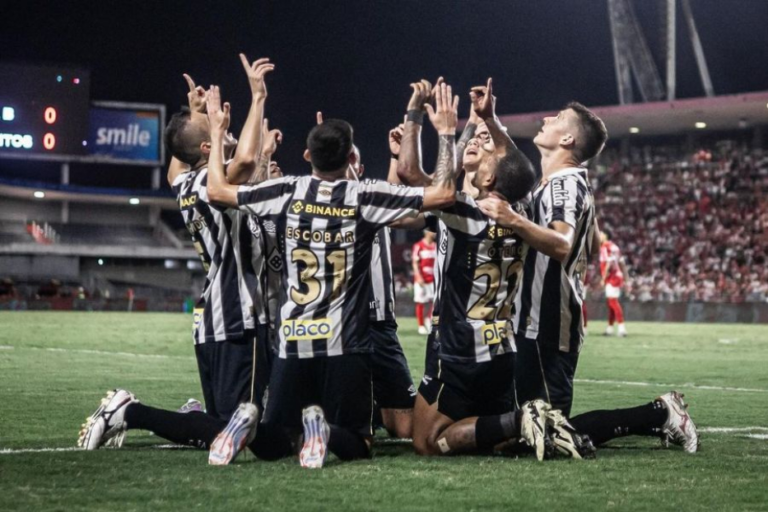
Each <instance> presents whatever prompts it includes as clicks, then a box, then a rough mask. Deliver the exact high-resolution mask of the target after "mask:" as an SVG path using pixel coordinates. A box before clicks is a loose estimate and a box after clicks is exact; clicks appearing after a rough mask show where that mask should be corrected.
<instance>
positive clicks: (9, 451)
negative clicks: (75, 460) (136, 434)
mask: <svg viewBox="0 0 768 512" xmlns="http://www.w3.org/2000/svg"><path fill="white" fill-rule="evenodd" d="M150 448H152V449H153V450H191V449H193V448H194V447H192V446H181V445H178V444H158V445H154V446H151V447H150ZM107 450H109V448H107ZM82 451H85V450H83V449H82V448H78V447H77V446H64V447H61V448H19V449H13V448H4V449H2V450H0V455H15V454H17V453H51V452H82Z"/></svg>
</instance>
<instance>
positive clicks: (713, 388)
mask: <svg viewBox="0 0 768 512" xmlns="http://www.w3.org/2000/svg"><path fill="white" fill-rule="evenodd" d="M574 382H583V383H585V384H611V385H618V386H642V387H660V388H670V389H680V388H691V389H703V390H708V391H740V392H746V393H768V389H760V388H734V387H728V386H707V385H703V384H691V383H688V384H662V383H656V382H633V381H627V380H599V379H574Z"/></svg>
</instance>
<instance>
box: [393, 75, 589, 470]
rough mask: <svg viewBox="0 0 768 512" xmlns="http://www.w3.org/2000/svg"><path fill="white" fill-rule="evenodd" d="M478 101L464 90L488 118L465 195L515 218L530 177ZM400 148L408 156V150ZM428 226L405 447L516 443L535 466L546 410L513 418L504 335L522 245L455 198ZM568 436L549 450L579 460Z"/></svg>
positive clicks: (526, 410)
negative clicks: (420, 367)
mask: <svg viewBox="0 0 768 512" xmlns="http://www.w3.org/2000/svg"><path fill="white" fill-rule="evenodd" d="M489 85H490V82H489ZM484 91H486V89H485V88H483V87H480V88H473V93H472V98H473V102H474V103H475V104H476V105H475V106H476V111H477V113H478V114H481V113H482V114H485V115H486V116H487V117H488V119H485V121H486V124H487V125H488V128H489V130H490V134H491V136H492V137H493V138H494V143H495V148H494V152H493V154H492V155H490V157H489V158H485V159H483V161H482V162H481V163H480V165H478V167H477V168H476V170H475V172H474V173H473V175H472V182H471V185H472V186H473V189H474V190H477V193H478V194H479V196H480V197H486V196H489V195H491V194H493V195H497V196H499V197H504V198H505V199H509V200H511V201H513V202H515V203H516V204H517V205H518V206H517V207H518V208H519V210H520V211H521V212H524V211H525V206H524V200H525V198H526V196H527V195H528V193H529V191H530V189H531V187H532V186H533V182H534V180H535V173H534V169H533V166H532V165H531V163H530V161H529V160H528V159H527V158H526V157H525V155H523V154H522V152H520V151H519V150H518V149H517V148H516V147H515V146H514V143H513V142H512V141H511V139H509V138H508V137H507V136H506V134H505V133H504V131H503V129H502V128H501V124H500V122H499V121H498V118H496V116H495V114H494V110H493V104H492V101H493V100H492V98H491V97H490V95H488V94H485V93H484ZM481 93H482V94H481ZM481 97H484V99H485V100H486V101H483V99H482V98H481ZM412 117H413V116H412ZM409 128H410V127H409V126H408V123H406V134H407V135H406V136H404V139H403V144H404V145H405V144H406V137H407V136H413V137H414V138H415V134H416V133H417V131H418V130H411V129H409ZM407 143H408V146H409V148H410V147H414V146H415V145H417V144H418V142H417V141H414V140H409V141H407ZM409 165H410V164H409V163H405V162H404V167H406V166H409ZM410 168H411V169H414V168H415V166H412V165H410ZM404 174H406V176H404V178H405V179H409V178H410V179H413V180H420V179H421V173H419V172H411V173H410V176H407V174H408V173H404ZM518 201H520V202H519V203H518ZM432 218H436V219H439V222H440V232H441V241H440V249H439V251H440V260H441V265H440V267H441V270H440V274H439V275H440V277H441V281H440V282H441V286H440V287H439V292H438V303H439V310H438V315H439V320H437V318H438V315H436V322H435V328H434V332H433V333H432V335H431V336H430V343H429V347H430V348H429V349H428V356H427V369H426V371H425V376H424V380H423V381H422V385H421V386H420V388H419V395H418V396H417V399H416V408H415V412H414V447H415V448H416V451H417V452H418V453H420V454H422V455H452V454H461V453H477V452H480V453H483V452H485V453H487V452H490V451H492V450H493V448H494V447H496V446H497V445H501V444H503V443H506V442H509V441H511V440H517V439H520V438H522V439H524V440H525V441H526V442H527V443H528V444H529V445H530V446H532V447H533V448H534V450H535V452H536V456H537V458H539V459H540V460H541V459H543V457H544V451H545V436H546V430H547V417H548V416H549V414H550V411H549V407H548V406H546V405H545V404H544V403H543V402H542V401H534V402H529V403H526V404H524V405H523V407H522V408H521V409H517V408H516V406H515V401H514V388H513V381H514V355H513V352H514V341H513V337H512V336H511V333H509V332H508V324H509V321H510V320H511V315H512V312H513V309H512V300H513V298H514V295H515V291H516V289H517V286H518V283H519V274H520V272H521V270H522V265H523V258H524V255H525V250H526V247H525V244H524V243H523V242H522V240H520V238H519V237H517V236H516V235H515V233H514V232H512V231H511V230H504V229H501V228H499V227H498V226H496V224H495V223H494V222H493V221H492V220H489V219H488V218H487V217H486V216H485V215H483V214H482V212H481V211H480V210H479V208H478V207H477V204H476V203H475V200H474V199H473V198H472V197H470V196H468V195H467V194H465V193H457V201H456V203H455V205H453V206H451V207H449V208H445V209H443V210H442V211H437V212H434V213H433V214H429V216H428V217H427V221H430V220H431V219H432ZM435 348H436V350H435ZM573 434H575V432H571V433H570V434H569V438H568V439H566V438H562V439H561V438H558V440H559V442H560V444H561V445H563V446H565V445H568V447H569V449H568V450H565V449H564V450H563V451H567V453H569V454H570V455H573V456H576V457H581V456H582V455H585V454H586V453H587V452H588V451H589V450H588V447H587V446H583V445H581V444H579V445H576V444H575V443H577V442H578V443H581V439H580V438H578V437H577V436H574V435H573Z"/></svg>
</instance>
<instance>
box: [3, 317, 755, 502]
mask: <svg viewBox="0 0 768 512" xmlns="http://www.w3.org/2000/svg"><path fill="white" fill-rule="evenodd" d="M400 323H401V330H400V334H401V340H402V342H403V345H404V347H405V349H406V354H407V355H408V358H409V361H410V363H411V369H412V371H413V374H414V376H415V377H416V378H417V379H418V377H420V375H421V371H422V367H423V345H424V339H423V337H421V336H418V335H417V334H416V329H415V323H414V322H413V321H412V320H411V319H403V320H401V322H400ZM190 325H191V319H190V317H189V316H185V315H171V314H131V315H129V314H123V313H33V312H28V313H0V326H1V327H0V491H1V492H0V510H33V509H34V510H68V511H69V510H97V509H98V510H104V509H117V510H182V509H186V510H191V509H199V510H212V509H214V510H224V509H227V510H241V509H260V510H304V511H306V510H323V509H327V510H371V509H381V510H399V511H403V510H494V509H497V510H511V509H524V510H531V511H535V510H547V511H553V510H565V509H568V510H570V511H578V510H604V509H610V510H653V511H659V510H672V509H674V510H678V511H680V510H734V511H735V510H739V511H742V510H768V440H766V439H765V435H766V434H767V433H768V431H766V430H759V429H758V430H754V431H752V432H751V433H750V432H749V431H738V432H709V433H707V432H705V433H703V434H702V438H703V439H702V449H701V452H700V453H698V454H696V455H694V456H690V455H687V454H685V453H683V452H682V451H681V450H680V449H662V448H660V446H659V444H658V441H656V440H654V439H641V438H625V439H619V440H615V441H613V442H611V443H609V444H608V445H607V446H606V447H604V448H603V449H601V450H599V453H598V458H597V460H594V461H583V462H580V461H569V460H555V461H548V462H544V463H537V462H536V461H535V460H532V459H531V458H520V459H507V458H496V457H455V458H442V459H437V458H435V459H426V458H420V457H416V456H415V455H413V454H412V452H411V449H410V447H409V446H408V445H405V444H396V443H380V444H379V445H378V446H376V448H375V452H374V458H373V459H372V460H365V461H357V462H352V463H340V462H338V461H337V460H336V459H334V458H331V459H330V461H329V463H328V464H327V467H326V468H324V469H323V470H320V471H307V470H302V469H301V468H300V467H299V466H298V463H297V461H296V460H292V459H286V460H284V461H281V462H277V463H267V462H262V461H258V460H256V459H254V458H253V457H252V456H250V455H247V456H241V458H240V459H238V461H237V463H236V464H234V465H232V466H229V467H224V468H221V467H208V466H207V464H206V461H207V453H206V452H202V451H196V450H191V449H185V450H161V449H157V448H155V445H157V444H160V443H163V442H162V441H161V440H159V439H158V438H156V437H152V436H151V435H149V434H145V433H138V432H135V431H133V432H131V433H130V434H129V436H128V438H127V440H126V445H125V446H124V448H123V449H122V450H99V451H97V452H81V451H53V452H20V451H19V450H24V449H40V448H63V447H71V446H73V445H74V442H75V440H76V436H77V431H78V427H79V425H80V423H81V422H82V420H83V418H85V417H86V416H87V415H89V414H90V413H91V412H92V410H93V409H94V408H95V407H96V405H97V404H98V400H99V399H100V398H101V397H102V396H103V393H104V391H105V390H107V389H110V388H114V387H116V386H120V387H125V388H128V389H130V390H131V391H133V392H134V393H136V395H137V396H138V397H139V398H140V399H141V400H142V401H143V402H144V403H147V404H150V405H155V406H159V407H167V408H173V409H175V408H176V407H178V406H179V405H181V404H182V403H183V402H184V401H185V400H186V399H187V398H189V397H200V394H201V393H200V388H199V383H198V378H197V370H196V366H195V360H194V358H193V352H192V347H191V344H190V343H191V341H190ZM603 328H604V324H601V323H599V322H594V323H592V324H591V325H590V330H591V331H592V332H593V333H598V332H601V331H602V329H603ZM628 328H629V331H630V337H629V338H626V339H618V338H603V337H600V336H595V335H592V336H590V337H589V338H588V340H587V343H586V345H585V348H584V351H583V353H582V356H581V360H580V363H579V369H578V372H577V378H578V379H579V382H577V384H576V399H575V406H574V413H579V412H583V411H587V410H590V409H595V408H613V407H621V406H629V405H638V404H642V403H645V402H647V401H649V400H650V399H652V398H654V397H655V396H657V395H659V394H661V393H663V392H666V391H667V390H668V389H669V386H668V385H669V384H675V385H677V386H678V389H679V390H680V391H683V392H685V393H686V396H687V399H688V401H689V403H690V404H691V411H692V416H693V418H694V420H695V421H696V423H697V425H698V426H699V428H712V427H729V428H741V429H743V428H746V427H754V426H757V427H768V372H766V370H765V368H766V367H767V365H768V329H767V328H766V327H765V326H746V325H712V324H701V325H692V324H654V323H635V324H629V325H628ZM641 383H643V384H642V385H641ZM702 386H709V387H702ZM723 388H730V389H723ZM742 388H747V389H742ZM750 434H751V435H753V436H754V435H756V437H749V435H750ZM761 435H762V438H760V436H761ZM2 452H5V453H2Z"/></svg>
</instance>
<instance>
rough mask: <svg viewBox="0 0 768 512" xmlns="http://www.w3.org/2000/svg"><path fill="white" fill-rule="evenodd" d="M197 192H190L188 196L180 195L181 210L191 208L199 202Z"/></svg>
mask: <svg viewBox="0 0 768 512" xmlns="http://www.w3.org/2000/svg"><path fill="white" fill-rule="evenodd" d="M197 197H198V195H197V192H195V193H193V194H190V195H188V196H186V197H180V198H179V209H180V210H189V209H190V208H194V207H195V204H196V203H197Z"/></svg>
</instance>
